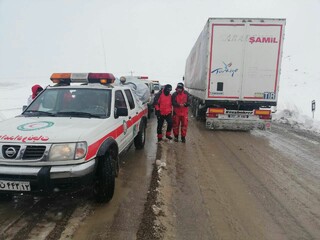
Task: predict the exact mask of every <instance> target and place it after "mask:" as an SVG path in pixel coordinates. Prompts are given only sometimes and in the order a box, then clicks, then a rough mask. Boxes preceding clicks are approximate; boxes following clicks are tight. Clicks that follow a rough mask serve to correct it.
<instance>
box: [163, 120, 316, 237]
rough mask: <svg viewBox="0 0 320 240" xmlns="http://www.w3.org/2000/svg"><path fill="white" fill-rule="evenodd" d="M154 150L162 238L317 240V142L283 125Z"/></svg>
mask: <svg viewBox="0 0 320 240" xmlns="http://www.w3.org/2000/svg"><path fill="white" fill-rule="evenodd" d="M189 123H190V125H189V129H188V137H187V143H186V144H183V143H181V142H179V143H170V142H167V143H163V144H161V152H162V161H165V162H166V164H167V170H163V171H162V172H161V176H160V178H161V183H160V185H161V186H160V188H159V191H160V194H159V201H160V202H161V204H159V206H160V207H161V208H162V210H163V211H164V215H165V216H160V217H158V219H159V221H160V222H161V224H162V225H163V226H164V227H165V228H166V231H165V232H164V236H163V238H164V239H320V138H319V137H317V136H312V135H310V134H308V133H305V132H299V131H297V132H294V131H292V129H290V128H289V127H284V126H282V125H274V127H273V129H272V131H270V132H266V131H251V132H233V131H208V130H206V129H205V128H204V123H203V122H196V121H195V120H194V119H190V121H189Z"/></svg>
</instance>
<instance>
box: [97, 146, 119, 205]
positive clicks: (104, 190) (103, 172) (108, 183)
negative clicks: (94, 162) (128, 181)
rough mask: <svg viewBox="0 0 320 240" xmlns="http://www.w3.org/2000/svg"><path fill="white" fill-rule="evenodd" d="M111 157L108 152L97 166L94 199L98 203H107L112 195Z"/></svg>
mask: <svg viewBox="0 0 320 240" xmlns="http://www.w3.org/2000/svg"><path fill="white" fill-rule="evenodd" d="M112 161H113V159H112V156H111V154H110V153H109V152H107V153H106V155H105V157H103V158H101V159H100V160H99V163H98V166H97V180H96V183H95V186H94V190H93V192H94V197H95V199H96V201H97V202H98V203H107V202H109V201H110V200H111V199H112V197H113V193H114V187H115V174H114V169H113V168H114V167H113V164H112Z"/></svg>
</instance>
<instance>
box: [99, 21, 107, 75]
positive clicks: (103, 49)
mask: <svg viewBox="0 0 320 240" xmlns="http://www.w3.org/2000/svg"><path fill="white" fill-rule="evenodd" d="M99 30H100V37H101V43H102V51H103V62H104V70H105V71H107V58H106V51H105V48H104V40H103V34H102V30H101V27H99Z"/></svg>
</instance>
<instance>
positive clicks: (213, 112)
mask: <svg viewBox="0 0 320 240" xmlns="http://www.w3.org/2000/svg"><path fill="white" fill-rule="evenodd" d="M224 113H225V108H208V110H207V117H211V118H216V117H218V114H224Z"/></svg>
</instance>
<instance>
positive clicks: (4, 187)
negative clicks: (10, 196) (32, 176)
mask: <svg viewBox="0 0 320 240" xmlns="http://www.w3.org/2000/svg"><path fill="white" fill-rule="evenodd" d="M0 191H26V192H29V191H31V189H30V182H20V181H4V180H0Z"/></svg>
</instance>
